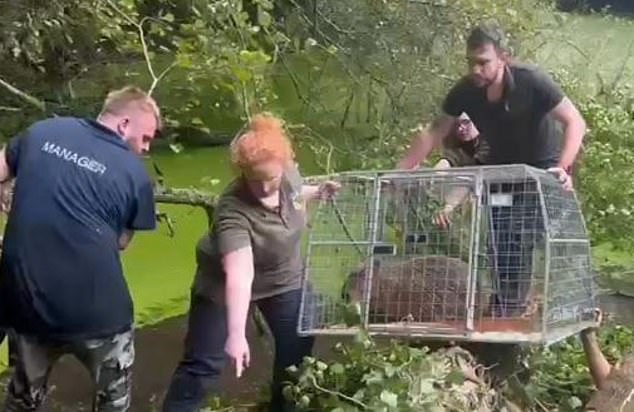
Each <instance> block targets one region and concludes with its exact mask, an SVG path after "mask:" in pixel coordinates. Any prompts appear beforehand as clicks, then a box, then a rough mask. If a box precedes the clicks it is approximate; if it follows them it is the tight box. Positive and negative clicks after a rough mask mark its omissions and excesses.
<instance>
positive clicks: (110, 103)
mask: <svg viewBox="0 0 634 412" xmlns="http://www.w3.org/2000/svg"><path fill="white" fill-rule="evenodd" d="M132 108H134V109H140V110H142V111H144V112H150V113H153V114H154V116H155V117H156V128H157V129H159V130H160V129H161V128H162V122H161V111H160V109H159V107H158V105H157V104H156V101H154V99H153V98H152V97H151V96H150V95H148V94H147V93H146V92H145V91H144V90H142V89H141V88H139V87H136V86H126V87H124V88H122V89H118V90H113V91H111V92H110V93H108V96H106V100H105V101H104V103H103V107H102V108H101V113H99V117H102V116H104V115H112V116H122V115H123V114H125V113H126V111H128V110H130V109H132Z"/></svg>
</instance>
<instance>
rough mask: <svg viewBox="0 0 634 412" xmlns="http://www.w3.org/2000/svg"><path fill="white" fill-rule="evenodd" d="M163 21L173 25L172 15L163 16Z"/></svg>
mask: <svg viewBox="0 0 634 412" xmlns="http://www.w3.org/2000/svg"><path fill="white" fill-rule="evenodd" d="M163 19H164V20H165V21H167V22H170V23H173V22H174V15H173V14H172V13H167V14H166V15H165V16H163Z"/></svg>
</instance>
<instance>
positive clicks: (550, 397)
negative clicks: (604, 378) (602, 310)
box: [526, 326, 634, 412]
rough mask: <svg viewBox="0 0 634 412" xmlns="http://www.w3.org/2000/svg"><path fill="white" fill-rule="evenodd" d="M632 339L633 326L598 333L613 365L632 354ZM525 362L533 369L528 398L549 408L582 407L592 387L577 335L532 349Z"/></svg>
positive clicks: (571, 408) (603, 349)
mask: <svg viewBox="0 0 634 412" xmlns="http://www.w3.org/2000/svg"><path fill="white" fill-rule="evenodd" d="M633 339H634V332H633V331H632V329H628V328H625V327H622V326H613V327H608V328H605V329H604V330H603V331H601V333H600V334H599V342H600V344H599V346H600V348H601V350H602V352H603V353H604V355H605V356H606V358H607V359H608V361H609V362H610V363H611V364H615V363H616V362H618V361H621V360H622V359H623V356H624V354H627V353H631V351H632V349H633V343H634V340H633ZM528 363H529V367H530V369H531V371H532V372H533V373H532V376H531V380H530V382H529V384H528V385H527V387H526V391H527V394H528V399H534V400H537V402H539V403H540V404H542V405H545V406H547V407H548V408H550V409H555V410H559V411H562V412H566V411H578V410H581V406H582V405H584V404H585V403H586V402H587V401H588V399H589V397H590V395H591V394H592V392H593V390H594V386H593V384H592V379H591V376H590V372H589V370H588V366H587V361H586V358H585V354H584V352H583V348H582V347H581V344H580V342H579V340H578V338H576V337H573V338H570V339H568V340H566V341H565V342H562V343H560V344H557V345H554V346H552V347H550V348H548V349H545V350H543V351H542V350H535V351H534V352H533V353H532V355H531V356H530V358H529V360H528ZM537 402H535V404H534V405H532V406H536V405H537Z"/></svg>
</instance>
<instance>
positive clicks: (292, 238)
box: [193, 169, 306, 302]
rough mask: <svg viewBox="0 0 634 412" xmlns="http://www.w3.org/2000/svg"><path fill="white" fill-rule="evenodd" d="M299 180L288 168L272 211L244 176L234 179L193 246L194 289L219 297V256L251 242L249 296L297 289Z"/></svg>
mask: <svg viewBox="0 0 634 412" xmlns="http://www.w3.org/2000/svg"><path fill="white" fill-rule="evenodd" d="M301 193H302V179H301V176H300V175H299V172H297V171H295V170H294V169H293V170H290V171H288V172H287V174H286V175H285V177H284V179H283V181H282V185H281V188H280V205H279V207H278V208H277V210H272V209H270V208H267V207H265V206H264V205H262V203H261V202H260V201H259V200H258V199H257V198H255V197H254V196H253V195H252V194H251V192H250V191H249V189H248V188H247V185H246V182H245V181H244V179H243V178H241V177H239V178H237V179H235V180H234V181H233V182H232V183H230V184H229V186H228V187H227V188H226V189H225V191H224V192H223V194H222V195H221V196H220V198H219V200H218V204H217V206H216V209H215V212H214V218H213V225H212V227H211V229H210V231H209V232H208V233H206V234H205V235H204V236H203V237H202V238H201V239H200V240H199V241H198V244H197V245H196V263H197V268H196V275H195V279H194V285H193V289H194V293H196V294H198V295H202V296H203V297H207V298H209V299H212V300H214V301H221V302H224V292H225V273H224V270H223V267H222V256H223V255H226V254H227V253H229V252H232V251H235V250H238V249H241V248H245V247H249V246H251V248H252V251H253V264H254V280H253V285H252V300H258V299H263V298H266V297H270V296H275V295H278V294H280V293H284V292H288V291H290V290H293V289H298V288H299V287H300V283H301V271H302V259H301V247H300V242H301V236H302V233H303V231H304V228H305V227H306V218H305V213H304V209H305V203H304V201H303V198H302V196H301Z"/></svg>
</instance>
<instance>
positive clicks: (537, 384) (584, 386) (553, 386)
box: [285, 326, 634, 412]
mask: <svg viewBox="0 0 634 412" xmlns="http://www.w3.org/2000/svg"><path fill="white" fill-rule="evenodd" d="M633 338H634V332H633V331H632V330H631V329H627V328H625V327H622V326H611V327H607V328H605V329H604V330H603V331H602V332H600V334H599V342H600V347H601V349H602V351H603V352H604V354H605V356H606V358H607V359H608V360H609V361H610V363H612V364H614V363H615V362H618V361H620V360H622V357H623V354H624V353H628V352H630V351H631V350H632V346H633ZM335 352H336V353H337V355H336V359H335V360H333V361H329V362H326V361H323V360H319V359H315V358H312V357H311V358H305V360H304V363H303V364H302V365H301V366H300V367H299V368H291V372H292V373H293V375H294V378H295V379H294V381H293V382H292V383H289V384H288V385H287V386H286V388H285V396H287V397H288V398H289V399H292V400H293V401H294V402H296V404H297V405H298V406H300V407H301V408H302V409H301V410H309V411H310V410H315V411H316V410H320V411H321V410H329V411H355V410H368V411H397V410H398V411H435V410H447V411H458V410H460V411H463V410H467V409H466V408H471V409H473V410H476V411H489V410H504V409H503V408H504V405H511V404H510V403H509V402H510V401H509V399H510V400H512V401H513V402H515V403H516V404H521V405H522V410H526V411H537V410H557V411H562V412H566V411H570V412H572V411H580V410H582V405H584V404H585V403H586V402H587V401H588V399H589V397H590V395H591V394H592V392H593V390H594V387H593V385H592V380H591V376H590V373H589V370H588V367H587V361H586V358H585V355H584V352H583V348H582V347H581V345H580V343H579V340H578V338H577V337H572V338H569V339H567V340H566V341H564V342H562V343H559V344H555V345H553V346H551V347H549V348H547V349H542V348H534V349H532V350H531V352H530V353H529V355H528V357H527V359H526V361H525V362H526V366H527V369H528V370H530V371H531V375H530V377H529V381H528V383H527V384H526V385H525V386H523V387H520V388H519V389H518V388H513V389H510V388H507V389H506V390H504V392H499V391H498V392H495V391H494V390H493V389H492V388H491V387H490V386H488V385H486V382H487V379H486V376H483V375H480V376H479V377H478V378H477V379H480V381H481V384H480V385H478V384H475V383H473V382H471V381H468V380H465V376H469V375H468V373H467V374H465V373H463V371H465V370H469V368H465V366H470V367H474V365H475V363H474V362H475V361H474V359H473V358H472V357H471V355H470V354H468V353H467V352H466V351H463V350H461V349H459V348H451V349H441V350H438V351H435V352H430V351H429V350H428V349H427V348H416V347H412V346H410V345H408V344H407V343H405V342H398V341H391V342H390V343H389V344H381V343H379V342H378V341H375V340H374V339H371V338H369V337H368V336H367V335H365V334H363V333H361V334H359V335H358V336H356V337H355V339H354V341H353V342H352V343H349V344H343V343H338V344H337V345H336V346H335ZM518 390H520V391H521V393H520V392H517V391H518ZM520 400H521V402H520ZM524 402H527V403H526V404H524ZM500 408H502V409H500Z"/></svg>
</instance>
